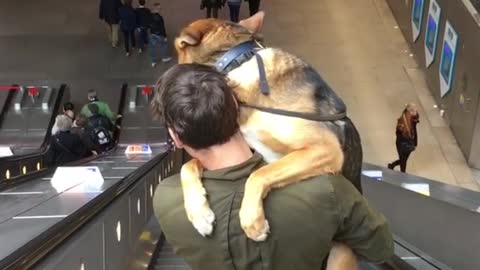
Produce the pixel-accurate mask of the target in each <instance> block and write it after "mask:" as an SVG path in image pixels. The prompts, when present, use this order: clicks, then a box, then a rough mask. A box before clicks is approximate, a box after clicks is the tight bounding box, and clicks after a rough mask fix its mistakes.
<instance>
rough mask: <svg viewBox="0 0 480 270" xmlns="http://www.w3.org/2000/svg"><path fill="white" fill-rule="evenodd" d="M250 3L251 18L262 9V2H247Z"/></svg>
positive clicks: (246, 0) (255, 0) (249, 0)
mask: <svg viewBox="0 0 480 270" xmlns="http://www.w3.org/2000/svg"><path fill="white" fill-rule="evenodd" d="M245 2H248V9H249V10H250V16H253V15H255V14H256V13H257V12H258V10H259V9H260V0H245Z"/></svg>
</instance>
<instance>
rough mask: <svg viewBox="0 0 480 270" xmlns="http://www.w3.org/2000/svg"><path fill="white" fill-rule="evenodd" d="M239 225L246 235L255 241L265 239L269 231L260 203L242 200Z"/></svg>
mask: <svg viewBox="0 0 480 270" xmlns="http://www.w3.org/2000/svg"><path fill="white" fill-rule="evenodd" d="M240 225H241V226H242V229H243V231H244V232H245V234H246V235H247V237H248V238H250V239H252V240H253V241H257V242H261V241H265V240H266V239H267V236H268V233H269V232H270V226H269V224H268V221H267V220H266V219H265V214H264V212H263V206H262V204H261V203H258V204H254V203H247V202H245V201H243V202H242V207H241V208H240Z"/></svg>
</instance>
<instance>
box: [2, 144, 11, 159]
mask: <svg viewBox="0 0 480 270" xmlns="http://www.w3.org/2000/svg"><path fill="white" fill-rule="evenodd" d="M10 156H13V151H12V149H11V148H10V147H8V146H0V157H10Z"/></svg>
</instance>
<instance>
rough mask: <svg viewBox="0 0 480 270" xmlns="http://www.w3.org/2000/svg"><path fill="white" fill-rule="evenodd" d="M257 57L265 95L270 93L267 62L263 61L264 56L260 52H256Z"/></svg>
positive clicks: (261, 87)
mask: <svg viewBox="0 0 480 270" xmlns="http://www.w3.org/2000/svg"><path fill="white" fill-rule="evenodd" d="M255 57H256V58H257V64H258V72H259V78H260V91H262V94H264V95H269V94H270V86H268V81H267V74H266V72H265V64H264V63H263V59H262V57H261V56H260V55H259V54H258V53H255Z"/></svg>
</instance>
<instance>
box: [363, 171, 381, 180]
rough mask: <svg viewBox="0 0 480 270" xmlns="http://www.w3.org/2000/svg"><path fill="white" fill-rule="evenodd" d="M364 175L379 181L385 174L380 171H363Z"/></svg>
mask: <svg viewBox="0 0 480 270" xmlns="http://www.w3.org/2000/svg"><path fill="white" fill-rule="evenodd" d="M362 174H363V175H365V176H367V177H370V178H375V179H378V180H381V179H382V177H383V172H382V171H379V170H364V171H362Z"/></svg>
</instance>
